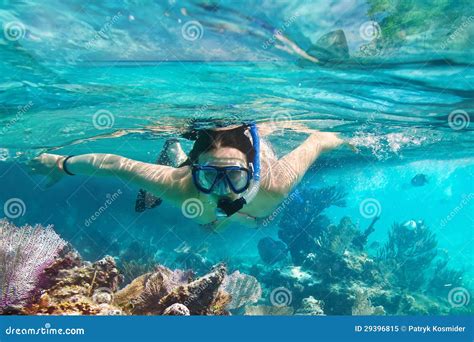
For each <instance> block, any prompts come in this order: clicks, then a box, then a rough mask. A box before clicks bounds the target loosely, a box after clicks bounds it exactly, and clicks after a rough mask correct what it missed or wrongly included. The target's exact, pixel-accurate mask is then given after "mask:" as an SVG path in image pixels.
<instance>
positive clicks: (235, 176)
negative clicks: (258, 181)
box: [226, 170, 249, 192]
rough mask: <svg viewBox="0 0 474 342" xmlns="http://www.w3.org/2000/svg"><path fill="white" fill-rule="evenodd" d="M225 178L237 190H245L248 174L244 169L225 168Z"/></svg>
mask: <svg viewBox="0 0 474 342" xmlns="http://www.w3.org/2000/svg"><path fill="white" fill-rule="evenodd" d="M226 174H227V179H228V180H229V182H231V183H232V186H233V187H234V189H235V190H236V191H238V192H240V191H243V190H245V188H246V187H247V185H248V182H249V175H248V173H247V171H245V170H227V171H226Z"/></svg>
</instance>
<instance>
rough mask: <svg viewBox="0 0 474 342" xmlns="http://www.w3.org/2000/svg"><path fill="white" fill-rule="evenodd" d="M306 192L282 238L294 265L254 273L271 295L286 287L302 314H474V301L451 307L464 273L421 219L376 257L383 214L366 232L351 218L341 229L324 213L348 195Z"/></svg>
mask: <svg viewBox="0 0 474 342" xmlns="http://www.w3.org/2000/svg"><path fill="white" fill-rule="evenodd" d="M300 193H301V194H302V196H300V197H299V198H296V199H295V200H294V201H292V202H291V203H290V205H288V206H286V207H285V209H284V211H283V214H282V217H281V220H280V222H279V231H278V236H279V237H280V239H281V240H282V241H283V242H284V243H286V245H287V246H288V249H289V251H290V254H291V257H292V264H290V265H288V266H286V267H282V265H279V266H278V267H269V266H265V267H263V266H259V265H253V266H249V268H248V272H249V273H250V274H252V275H254V276H257V277H258V279H259V281H260V282H261V284H262V286H263V289H264V290H263V292H264V296H263V297H264V298H269V297H270V296H269V295H270V293H269V292H270V290H271V289H275V288H278V287H283V288H285V289H286V290H287V291H288V292H289V293H291V299H292V302H291V304H289V305H291V307H292V309H293V310H294V311H295V312H296V314H310V312H312V311H311V306H313V307H314V312H315V313H317V314H323V313H324V314H328V315H383V314H396V315H406V314H408V315H420V314H422V315H423V314H449V313H453V312H454V313H468V312H472V304H471V306H469V305H465V306H462V307H460V306H455V305H454V306H453V305H452V303H451V302H450V298H449V295H448V291H447V290H449V289H454V288H455V287H461V286H467V285H466V284H464V283H463V274H464V272H463V271H462V270H453V269H451V268H450V267H448V260H449V258H448V257H447V256H446V255H443V254H442V253H440V250H439V249H438V248H437V239H436V236H435V235H434V233H433V232H432V231H431V230H430V229H429V228H428V227H427V226H426V225H425V224H424V223H423V222H422V221H414V220H410V221H407V222H405V223H403V224H398V223H396V224H394V225H393V227H392V229H391V230H390V231H389V233H388V239H387V242H386V243H385V244H383V245H382V246H381V247H380V248H378V250H377V253H372V254H369V253H368V252H367V250H368V247H367V246H366V245H367V241H368V238H369V236H370V234H372V233H373V232H374V230H375V224H376V223H377V221H378V219H379V217H378V216H377V217H374V218H373V220H372V222H371V224H370V225H369V226H368V227H367V228H366V229H365V230H361V229H360V228H359V227H357V226H356V225H355V224H354V223H353V222H352V220H351V219H350V218H349V217H343V218H342V219H341V220H340V222H339V223H338V224H334V223H331V222H330V220H329V219H328V217H327V216H326V215H324V210H325V209H327V208H329V207H330V206H332V205H335V206H344V204H345V202H344V192H343V191H341V190H338V189H337V188H335V187H329V188H325V189H319V190H314V189H304V190H301V191H300ZM295 213H298V219H295V218H294V216H295ZM241 269H242V268H241ZM451 301H452V300H451ZM468 304H469V303H468ZM252 310H254V311H252ZM255 310H256V309H254V308H252V309H250V308H246V311H249V312H255ZM323 310H324V312H323Z"/></svg>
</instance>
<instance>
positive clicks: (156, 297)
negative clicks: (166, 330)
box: [114, 265, 193, 315]
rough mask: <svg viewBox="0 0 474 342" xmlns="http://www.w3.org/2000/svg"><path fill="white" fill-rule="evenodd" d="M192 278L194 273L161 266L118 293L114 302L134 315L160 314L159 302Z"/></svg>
mask: <svg viewBox="0 0 474 342" xmlns="http://www.w3.org/2000/svg"><path fill="white" fill-rule="evenodd" d="M192 277H193V273H192V272H189V271H188V272H184V271H181V270H175V271H172V270H170V269H169V268H167V267H165V266H161V265H159V266H157V267H156V269H155V271H154V272H149V273H145V274H143V275H141V276H139V277H137V278H135V279H134V280H133V281H132V282H131V283H130V284H129V285H127V286H126V287H125V288H123V289H122V290H120V291H118V292H117V293H116V294H115V298H114V302H115V303H116V304H117V305H118V306H120V307H122V308H123V309H124V310H125V311H126V312H130V313H132V314H138V315H144V314H158V312H159V310H160V308H158V307H157V305H158V303H159V301H160V300H161V299H162V298H163V297H165V296H166V295H168V294H169V293H171V292H172V291H173V290H174V289H175V288H177V287H179V286H181V285H185V284H188V283H189V281H190V280H191V279H192Z"/></svg>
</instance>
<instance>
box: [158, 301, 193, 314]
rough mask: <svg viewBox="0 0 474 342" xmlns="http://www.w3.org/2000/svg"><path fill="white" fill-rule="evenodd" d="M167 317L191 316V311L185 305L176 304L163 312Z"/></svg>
mask: <svg viewBox="0 0 474 342" xmlns="http://www.w3.org/2000/svg"><path fill="white" fill-rule="evenodd" d="M163 315H165V316H189V315H190V312H189V309H188V308H187V307H186V306H184V305H183V304H179V303H175V304H173V305H171V306H168V307H167V308H166V309H165V311H163Z"/></svg>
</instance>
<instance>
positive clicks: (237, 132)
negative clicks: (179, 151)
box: [184, 125, 255, 165]
mask: <svg viewBox="0 0 474 342" xmlns="http://www.w3.org/2000/svg"><path fill="white" fill-rule="evenodd" d="M246 130H247V126H245V125H244V126H239V127H236V128H232V129H226V130H215V129H201V130H196V131H194V132H192V133H191V132H190V133H189V134H190V135H189V136H186V135H184V137H186V138H188V139H193V138H194V139H195V140H196V141H195V142H194V145H193V148H192V149H191V152H189V159H188V161H187V162H186V163H185V165H190V164H195V163H197V162H198V159H199V156H200V155H201V154H203V153H206V152H209V151H212V150H215V149H217V148H220V147H233V148H236V149H237V150H239V151H241V152H242V153H244V154H245V155H246V157H247V162H250V161H252V160H253V159H254V156H255V150H254V148H253V144H252V141H251V138H250V136H249V135H246V134H245V131H246ZM191 134H192V135H191ZM194 139H193V140H194Z"/></svg>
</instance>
